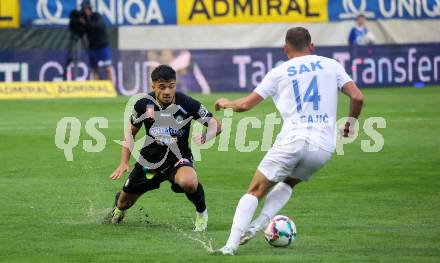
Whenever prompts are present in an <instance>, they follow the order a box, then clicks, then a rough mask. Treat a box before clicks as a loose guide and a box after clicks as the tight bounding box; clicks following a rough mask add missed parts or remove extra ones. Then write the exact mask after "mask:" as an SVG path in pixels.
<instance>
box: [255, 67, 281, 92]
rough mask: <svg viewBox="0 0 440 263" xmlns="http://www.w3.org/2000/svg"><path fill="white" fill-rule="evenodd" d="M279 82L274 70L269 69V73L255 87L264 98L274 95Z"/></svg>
mask: <svg viewBox="0 0 440 263" xmlns="http://www.w3.org/2000/svg"><path fill="white" fill-rule="evenodd" d="M276 83H277V82H276V81H275V77H274V71H273V70H272V71H269V73H267V74H266V76H264V78H263V80H262V81H261V83H260V84H258V86H257V87H256V88H255V89H254V92H256V93H257V94H258V95H260V96H261V97H262V98H263V99H266V98H267V97H269V96H273V95H274V94H275V91H276V87H277V84H276Z"/></svg>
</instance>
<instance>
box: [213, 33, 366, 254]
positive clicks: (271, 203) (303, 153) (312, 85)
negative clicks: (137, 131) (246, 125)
mask: <svg viewBox="0 0 440 263" xmlns="http://www.w3.org/2000/svg"><path fill="white" fill-rule="evenodd" d="M285 41H286V42H285V45H284V52H285V53H286V55H287V57H288V59H289V60H288V61H286V62H285V63H283V64H281V65H279V66H277V67H276V68H274V69H272V70H271V71H270V72H269V73H268V74H267V75H266V76H265V77H264V79H263V80H262V82H261V83H260V84H259V85H258V86H257V87H256V88H255V90H254V91H253V92H252V93H251V94H250V95H248V96H247V97H243V98H241V99H237V100H234V101H229V100H228V99H225V98H220V99H218V100H217V101H216V103H215V107H216V110H220V109H224V108H231V109H233V110H234V111H236V112H243V111H247V110H250V109H252V108H253V107H254V106H256V105H257V104H258V103H260V102H261V101H263V100H264V99H266V98H267V97H272V98H273V101H274V103H275V106H276V108H277V109H278V111H279V112H280V114H281V117H282V118H283V126H282V129H281V131H280V133H279V134H278V136H277V138H276V140H275V142H274V144H273V146H272V148H271V149H270V150H269V151H268V152H267V154H266V156H265V157H264V158H263V160H262V161H261V163H260V165H259V166H258V169H257V171H256V172H255V175H254V177H253V179H252V181H251V183H250V185H249V188H248V191H247V193H246V194H245V195H243V197H242V198H241V199H240V201H239V202H238V205H237V208H236V211H235V215H234V219H233V223H232V227H231V233H230V236H229V239H228V241H227V243H226V245H225V246H224V247H222V248H221V249H219V250H218V253H221V254H225V255H234V254H235V253H236V251H237V249H238V247H239V245H240V244H244V243H246V242H247V241H249V240H250V239H251V238H253V237H254V236H255V233H256V232H257V231H259V230H261V229H262V228H264V227H265V225H266V224H267V223H268V222H269V220H270V219H271V218H272V217H273V216H275V215H276V214H277V212H278V211H279V210H281V208H282V207H283V206H284V205H285V204H286V203H287V201H288V200H289V199H290V197H291V195H292V189H293V187H294V186H295V185H296V184H298V183H300V182H302V181H307V180H309V178H310V177H311V176H312V174H314V173H315V172H317V171H318V170H319V169H320V168H321V167H322V166H323V165H324V164H325V163H326V162H327V161H328V160H329V159H330V157H331V155H332V153H333V152H334V150H335V145H336V130H337V128H336V116H337V115H336V111H337V103H338V91H342V92H343V93H344V94H346V95H347V96H348V97H349V98H350V109H349V117H351V118H352V119H357V118H358V117H359V114H360V112H361V109H362V105H363V95H362V93H361V91H360V90H359V89H358V87H357V86H356V84H355V83H354V82H353V80H352V79H351V78H350V77H349V76H348V74H347V73H346V72H345V70H344V68H343V67H342V66H341V65H340V64H339V63H338V62H337V61H336V60H333V59H330V58H326V57H322V56H317V55H312V53H313V51H314V45H313V43H312V41H311V37H310V34H309V32H308V30H307V29H305V28H303V27H294V28H291V29H289V30H288V31H287V33H286V40H285ZM353 124H354V123H352V122H350V121H349V122H347V123H346V124H345V128H344V129H343V136H344V137H348V135H349V133H350V130H351V129H353V128H352V127H353V126H354V125H353ZM269 190H271V191H270V192H269V193H268V194H267V198H266V201H265V202H264V206H263V208H262V210H261V213H260V215H259V216H258V217H257V218H256V219H255V220H254V221H253V222H252V223H251V220H252V217H253V215H254V213H255V210H256V208H257V206H258V201H259V200H260V199H261V198H263V197H264V196H265V195H266V193H267V192H268V191H269Z"/></svg>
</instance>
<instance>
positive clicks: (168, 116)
mask: <svg viewBox="0 0 440 263" xmlns="http://www.w3.org/2000/svg"><path fill="white" fill-rule="evenodd" d="M151 80H152V82H153V84H152V89H153V92H151V93H148V94H146V96H145V97H143V98H141V99H140V100H138V101H137V102H136V104H135V106H134V111H133V115H132V117H131V121H130V123H129V128H128V129H127V130H126V132H125V136H124V143H123V147H122V157H121V162H120V164H119V167H118V168H116V170H115V171H114V172H113V174H112V176H111V178H112V179H113V180H115V179H118V178H120V177H121V176H122V174H123V173H124V172H129V164H128V162H129V159H130V155H131V151H132V149H133V141H134V137H135V136H136V134H137V133H138V132H139V130H140V129H141V127H142V126H144V127H145V131H146V133H147V136H146V139H145V143H144V145H143V148H142V150H141V151H140V156H139V158H138V160H137V162H136V165H135V167H134V168H133V170H132V171H131V173H130V175H129V176H128V179H127V181H126V182H125V184H124V186H123V188H122V191H121V192H118V193H117V194H116V200H115V206H114V208H113V210H112V212H111V214H110V218H111V222H112V223H114V224H118V223H120V222H121V221H122V219H123V218H124V214H125V211H126V210H127V209H129V208H130V207H131V206H132V205H133V204H134V203H135V202H136V200H137V199H138V198H139V197H140V196H141V195H143V194H144V193H146V192H148V191H151V190H154V189H158V188H159V187H160V184H161V183H162V182H163V181H169V182H170V183H171V190H173V191H174V192H176V193H185V194H186V197H187V198H188V200H190V201H191V202H192V203H193V204H194V206H195V207H196V211H197V213H196V220H195V226H194V231H197V232H199V231H205V230H206V229H207V225H208V210H207V208H206V204H205V193H204V190H203V186H202V185H201V184H200V183H199V182H198V180H197V175H196V171H195V170H194V168H193V163H192V153H191V149H190V148H189V130H190V127H191V120H197V121H199V122H200V123H202V124H203V125H205V126H206V127H207V128H206V129H205V130H204V132H203V133H202V134H193V140H194V141H195V142H196V143H198V144H203V143H205V142H206V141H209V140H210V139H212V138H214V137H215V136H217V135H218V134H220V132H221V123H220V122H219V121H218V120H217V119H216V118H215V117H214V116H213V115H212V113H210V112H209V111H208V110H207V109H206V108H205V106H203V105H202V104H201V103H200V102H198V101H197V100H195V99H193V98H191V97H189V96H187V95H185V94H183V93H180V92H176V72H175V71H174V70H173V69H172V68H171V67H169V66H166V65H161V66H158V67H157V68H156V69H154V70H153V72H152V73H151Z"/></svg>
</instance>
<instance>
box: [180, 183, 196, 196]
mask: <svg viewBox="0 0 440 263" xmlns="http://www.w3.org/2000/svg"><path fill="white" fill-rule="evenodd" d="M198 184H199V183H198V182H197V180H194V181H190V182H184V183H183V185H180V187H182V189H183V190H184V191H185V193H194V192H195V191H196V190H197V186H198Z"/></svg>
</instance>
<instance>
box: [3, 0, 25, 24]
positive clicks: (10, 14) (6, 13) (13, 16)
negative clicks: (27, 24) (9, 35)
mask: <svg viewBox="0 0 440 263" xmlns="http://www.w3.org/2000/svg"><path fill="white" fill-rule="evenodd" d="M18 27H20V3H19V0H0V28H18Z"/></svg>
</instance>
